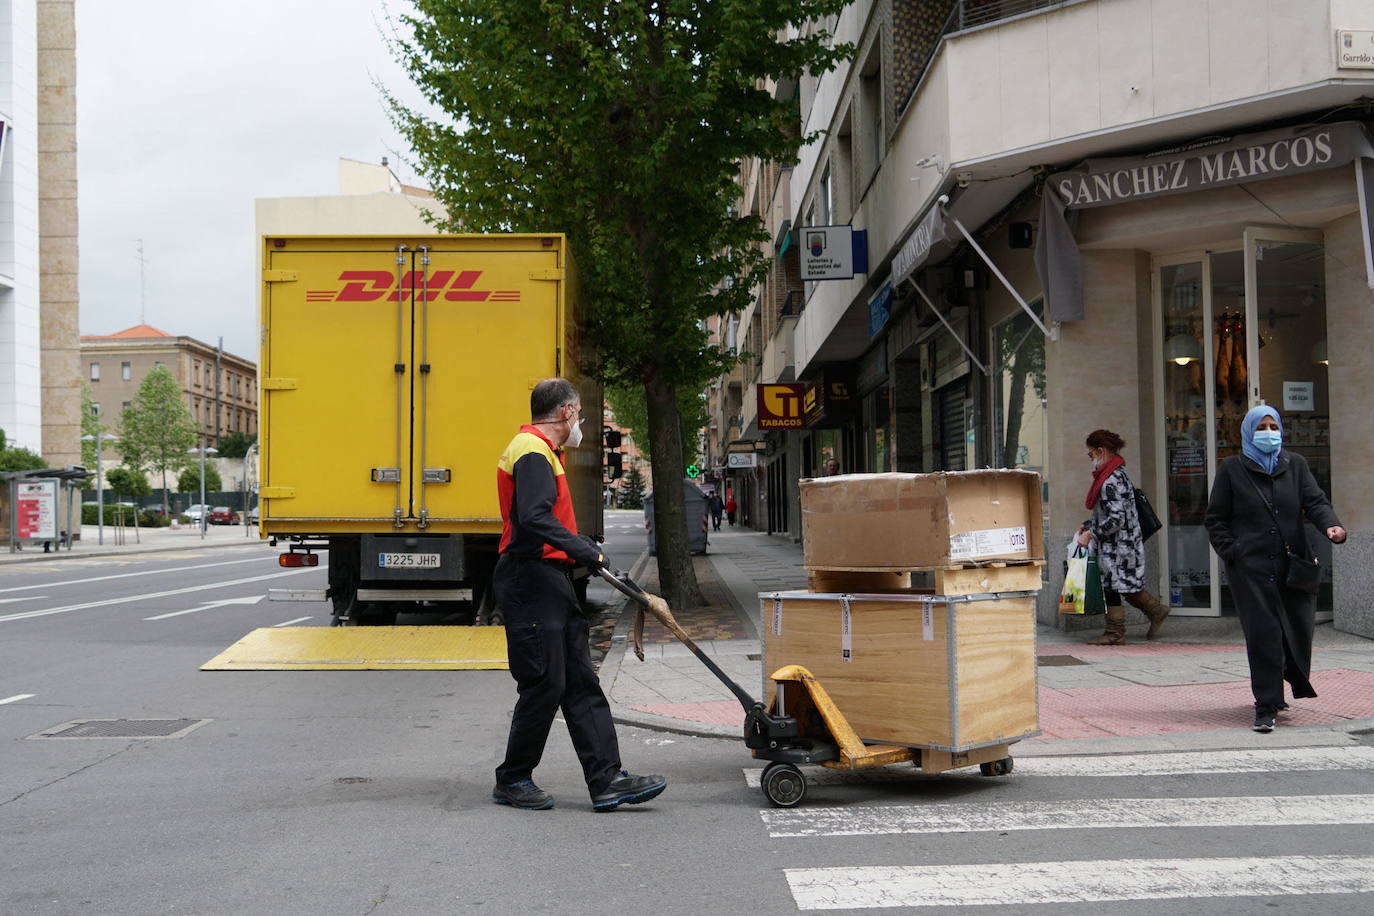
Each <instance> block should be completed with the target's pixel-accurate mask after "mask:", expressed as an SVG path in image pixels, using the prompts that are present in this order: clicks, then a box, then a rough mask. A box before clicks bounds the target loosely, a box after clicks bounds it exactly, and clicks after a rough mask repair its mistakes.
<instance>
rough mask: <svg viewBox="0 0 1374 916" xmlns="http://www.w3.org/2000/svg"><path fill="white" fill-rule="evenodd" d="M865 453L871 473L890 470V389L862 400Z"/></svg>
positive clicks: (883, 389) (881, 389)
mask: <svg viewBox="0 0 1374 916" xmlns="http://www.w3.org/2000/svg"><path fill="white" fill-rule="evenodd" d="M863 409H864V430H865V431H866V432H867V434H868V435H867V438H866V442H865V453H866V455H867V458H868V461H867V467H866V468H865V470H867V471H869V472H872V473H883V472H884V471H890V470H892V389H891V388H879V389H878V390H877V391H875V392H873V393H872V394H870V395H869V396H868V397H866V398H864V408H863Z"/></svg>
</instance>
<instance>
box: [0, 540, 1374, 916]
mask: <svg viewBox="0 0 1374 916" xmlns="http://www.w3.org/2000/svg"><path fill="white" fill-rule="evenodd" d="M639 524H640V523H639V521H638V519H637V517H635V516H632V515H618V514H617V515H615V516H612V517H611V519H610V531H609V534H610V545H611V553H612V558H613V560H615V562H616V563H617V565H622V566H625V567H628V566H629V565H630V563H631V562H632V561H633V557H634V556H636V555H637V554H638V552H639V550H641V549H642V534H641V533H640V532H642V527H639ZM272 556H273V551H270V550H268V549H266V548H262V547H253V548H220V549H218V550H204V551H186V552H184V553H179V554H173V555H169V554H161V555H157V556H155V557H152V556H145V557H142V558H128V559H120V560H114V559H91V560H61V561H54V562H52V563H32V564H21V567H22V568H16V567H9V568H5V569H3V571H0V601H2V602H4V603H0V761H3V765H2V766H0V913H5V914H9V913H16V914H19V913H23V914H28V913H39V914H48V913H63V914H65V913H84V912H89V913H102V914H104V913H117V914H125V913H128V914H145V913H216V914H217V913H236V914H237V913H272V914H277V913H283V914H294V913H309V914H316V913H319V914H338V913H343V914H353V913H356V914H367V913H378V914H385V913H398V914H399V913H405V914H410V913H416V914H430V913H463V912H470V911H482V912H491V913H541V912H550V913H572V914H580V913H589V914H590V913H597V914H600V913H608V912H609V913H630V914H636V913H665V914H675V913H683V914H687V913H691V914H694V916H697V914H700V913H703V912H723V913H751V914H774V913H779V914H780V913H795V912H797V911H798V908H799V906H800V907H805V908H820V907H838V908H846V909H848V908H859V907H872V908H876V909H875V911H876V912H884V911H888V912H897V911H905V909H904V908H907V907H911V906H914V905H918V904H934V903H945V904H948V906H947V907H930V906H921V907H920V909H921V910H923V911H924V910H926V909H935V910H936V911H938V912H978V913H992V914H995V913H1026V912H1044V913H1057V912H1058V911H1059V909H1062V908H1064V907H1065V906H1067V907H1068V908H1069V909H1070V910H1071V911H1073V912H1080V913H1093V914H1096V913H1104V912H1105V913H1121V914H1137V913H1138V914H1146V913H1149V914H1152V916H1158V914H1164V913H1167V914H1173V913H1178V914H1183V913H1189V914H1192V913H1207V914H1222V913H1254V912H1260V911H1277V912H1282V913H1285V914H1287V913H1318V912H1320V913H1323V914H1330V913H1367V912H1370V911H1371V909H1374V893H1371V891H1374V885H1371V882H1374V830H1371V829H1370V827H1369V824H1370V823H1371V822H1374V796H1370V795H1368V794H1366V793H1367V792H1368V791H1369V787H1370V785H1371V774H1374V748H1371V747H1367V746H1366V747H1361V746H1355V747H1343V748H1327V749H1314V750H1305V749H1294V750H1285V751H1281V752H1274V753H1271V754H1266V753H1264V752H1260V753H1258V754H1252V755H1249V756H1244V755H1240V754H1235V753H1231V752H1220V753H1219V754H1214V755H1203V756H1195V755H1178V754H1157V755H1144V756H1142V757H1139V758H1089V759H1080V760H1074V759H1064V758H1059V759H1056V758H1030V757H1026V758H1023V759H1022V760H1021V761H1019V763H1018V767H1017V771H1016V772H1015V773H1014V774H1013V775H1011V776H1010V777H1005V778H984V777H982V776H979V775H978V774H977V772H976V770H975V771H973V772H971V773H970V772H967V771H963V772H959V773H955V774H949V775H944V776H938V777H936V776H922V775H920V774H918V773H916V772H914V771H913V770H911V768H904V769H900V770H897V769H894V770H892V771H891V772H887V773H884V774H881V775H878V776H870V777H867V778H862V779H861V778H857V777H843V778H835V777H833V776H832V774H828V773H827V774H822V775H823V776H826V777H831V778H820V779H817V780H816V781H815V783H814V784H813V786H812V788H811V789H810V793H809V795H808V797H807V799H806V802H805V803H804V804H803V805H802V806H801V807H799V808H796V809H791V810H786V811H783V810H779V809H773V808H771V807H769V806H768V805H767V803H766V802H765V801H764V799H763V796H762V794H761V793H760V792H759V790H758V789H757V788H755V787H754V786H751V785H750V781H749V779H748V778H747V774H746V770H748V771H753V772H754V773H755V775H756V774H757V768H758V764H757V763H756V762H754V761H751V760H750V758H749V757H748V755H747V754H746V753H745V751H744V749H743V747H742V745H741V744H740V743H739V742H735V741H724V740H713V739H701V738H685V737H682V736H677V735H665V734H658V733H653V732H648V731H641V730H637V729H632V728H622V729H621V730H620V739H621V745H622V756H623V759H624V761H625V764H626V766H628V767H629V768H631V769H632V770H635V771H638V772H657V773H663V774H665V775H667V776H668V777H669V779H670V781H671V784H670V786H669V789H668V791H667V792H666V793H664V795H663V796H661V797H660V798H659V799H658V800H656V801H654V802H652V803H650V804H648V805H644V806H641V807H630V808H624V809H621V810H619V811H616V812H614V813H611V814H602V815H597V814H593V813H592V812H591V811H590V806H589V803H588V799H587V796H586V792H585V787H584V786H582V784H581V780H580V776H579V769H578V766H577V762H576V759H575V757H574V755H573V753H572V749H571V747H570V745H569V743H568V741H567V738H566V737H565V733H564V732H563V731H562V730H561V728H560V727H557V726H556V727H555V731H554V734H553V737H552V739H551V741H550V745H549V749H548V752H547V755H546V759H545V762H544V764H543V765H542V766H541V768H540V770H539V771H538V773H537V776H538V779H539V782H540V784H541V785H542V786H543V787H544V788H546V789H547V790H549V791H550V792H551V793H553V794H554V795H555V797H556V798H557V799H558V806H557V807H556V808H554V809H553V810H551V811H545V812H519V811H514V810H512V809H509V808H505V807H499V806H496V805H493V804H491V802H490V794H489V793H490V789H491V773H492V770H493V768H494V767H495V765H496V764H497V762H498V759H499V757H500V755H501V750H502V746H503V743H504V737H505V732H506V728H507V724H508V721H509V710H510V708H511V705H512V703H513V701H514V684H513V682H512V681H511V679H510V676H509V675H508V674H507V673H506V672H502V671H471V672H457V671H450V672H445V671H417V672H409V671H370V672H201V671H199V670H197V669H198V667H199V666H200V665H201V664H202V663H204V662H205V661H206V660H207V659H209V658H210V657H212V656H213V655H215V654H217V653H218V652H219V651H221V650H222V649H223V648H224V647H226V646H227V645H229V644H230V643H232V642H233V641H235V640H237V639H238V638H239V637H241V636H242V635H243V634H244V633H245V632H247V631H248V630H250V629H253V628H255V627H262V626H274V625H277V624H280V623H284V622H288V621H291V620H293V619H294V618H299V617H303V616H309V617H310V618H311V619H310V620H309V621H304V622H302V623H300V624H298V625H305V626H309V625H325V624H326V623H327V622H328V621H327V611H325V610H323V608H322V607H316V606H312V605H299V604H282V603H273V602H268V601H266V600H258V601H257V602H255V603H222V604H214V605H213V606H206V605H207V603H211V604H213V603H215V602H225V601H230V600H232V599H244V600H245V602H246V601H247V600H248V599H253V598H259V599H260V598H261V596H263V595H264V594H265V593H266V591H267V589H268V588H286V587H293V588H295V587H300V588H311V587H314V588H322V587H323V583H324V571H323V570H322V569H320V570H309V571H304V572H299V573H293V574H290V575H286V576H282V575H281V573H283V572H286V571H285V570H281V569H279V568H278V567H277V566H276V565H275V563H274V561H273V559H272ZM625 557H628V559H625ZM268 576H271V577H273V578H264V577H268ZM201 608H203V609H201ZM179 611H192V613H181V614H177V615H176V616H166V615H169V614H174V613H176V612H179ZM148 618H160V619H153V620H150V619H148ZM108 718H147V719H155V718H191V719H208V720H209V721H208V722H206V723H205V724H204V725H201V726H200V727H198V728H195V729H194V730H192V731H190V732H188V733H186V734H185V735H184V736H182V737H177V738H171V739H164V740H129V739H98V738H80V739H56V738H31V737H30V736H33V735H36V734H38V733H39V732H42V731H44V730H48V729H50V728H52V727H53V726H55V725H59V724H61V723H66V722H71V721H74V720H86V719H108ZM1242 768H1244V769H1248V770H1249V772H1225V771H1226V770H1238V769H1242ZM1217 769H1221V770H1222V771H1223V772H1214V771H1215V770H1217ZM1332 891H1341V892H1340V893H1332ZM1131 896H1135V897H1142V896H1144V897H1151V896H1152V897H1154V898H1156V899H1121V898H1123V897H1131ZM974 904H977V905H976V906H975V905H974Z"/></svg>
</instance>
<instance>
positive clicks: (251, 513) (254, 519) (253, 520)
mask: <svg viewBox="0 0 1374 916" xmlns="http://www.w3.org/2000/svg"><path fill="white" fill-rule="evenodd" d="M257 523H258V507H257V506H254V507H253V508H251V509H249V510H248V524H250V525H256V524H257Z"/></svg>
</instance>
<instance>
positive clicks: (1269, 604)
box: [1204, 452, 1340, 714]
mask: <svg viewBox="0 0 1374 916" xmlns="http://www.w3.org/2000/svg"><path fill="white" fill-rule="evenodd" d="M1261 493H1263V494H1264V498H1265V499H1268V500H1269V502H1270V504H1272V505H1273V507H1274V514H1276V515H1277V516H1278V522H1277V523H1276V522H1275V519H1274V515H1273V514H1270V512H1269V509H1268V507H1267V506H1266V505H1265V503H1264V499H1262V498H1261V497H1260V494H1261ZM1304 519H1305V520H1306V521H1309V522H1311V523H1312V524H1314V525H1316V526H1317V528H1319V529H1320V530H1321V532H1322V534H1323V535H1325V533H1326V529H1327V528H1330V527H1332V526H1334V525H1339V524H1340V521H1339V520H1338V519H1337V518H1336V513H1335V512H1334V511H1333V510H1332V508H1331V503H1330V502H1328V501H1327V499H1326V494H1325V493H1323V492H1322V489H1321V487H1319V486H1317V481H1316V479H1315V478H1313V476H1312V469H1311V468H1309V467H1308V466H1307V459H1305V458H1303V457H1302V456H1301V455H1297V454H1294V453H1293V452H1280V453H1279V461H1278V464H1277V465H1275V467H1274V473H1273V474H1272V475H1270V474H1268V473H1266V472H1265V470H1264V469H1263V468H1261V467H1260V466H1259V465H1258V464H1256V463H1255V462H1254V461H1251V460H1250V459H1249V458H1246V457H1244V456H1242V455H1234V456H1232V457H1230V458H1227V459H1226V460H1225V461H1223V462H1222V463H1221V467H1219V468H1217V477H1216V480H1215V481H1214V482H1213V483H1212V497H1211V500H1210V501H1209V502H1208V503H1207V516H1206V518H1205V520H1204V524H1205V525H1206V526H1207V536H1208V538H1209V539H1210V540H1211V542H1212V548H1213V549H1214V550H1216V552H1217V554H1218V555H1219V556H1220V557H1221V559H1222V561H1223V562H1224V563H1225V564H1226V581H1227V582H1228V583H1230V586H1231V596H1232V598H1233V599H1234V600H1235V605H1236V614H1237V616H1239V617H1240V623H1241V627H1242V629H1243V630H1244V631H1245V651H1246V655H1247V657H1248V659H1249V662H1250V689H1251V692H1252V693H1253V694H1254V696H1255V706H1256V707H1257V708H1259V709H1261V710H1267V711H1268V712H1269V713H1270V714H1272V713H1273V711H1274V710H1275V709H1277V708H1278V707H1279V706H1280V705H1281V704H1282V703H1283V702H1284V696H1283V682H1284V681H1287V682H1288V683H1289V684H1290V685H1291V686H1292V688H1293V696H1294V697H1315V696H1316V695H1317V691H1316V690H1315V689H1313V687H1312V682H1311V680H1310V675H1311V671H1312V636H1313V631H1314V629H1315V625H1316V624H1315V618H1314V611H1315V610H1316V604H1317V598H1316V596H1315V595H1310V594H1307V593H1305V592H1301V591H1297V590H1295V589H1291V588H1285V587H1283V584H1282V583H1283V581H1284V577H1285V576H1286V575H1287V573H1288V557H1287V552H1286V551H1285V550H1284V543H1285V542H1287V546H1288V547H1289V548H1290V549H1292V550H1293V551H1294V552H1295V553H1301V554H1302V555H1304V556H1307V557H1310V556H1311V555H1312V551H1311V547H1310V545H1309V544H1308V541H1307V529H1306V526H1305V525H1304V524H1303V521H1304Z"/></svg>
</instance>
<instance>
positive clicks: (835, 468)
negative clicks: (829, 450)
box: [821, 458, 840, 477]
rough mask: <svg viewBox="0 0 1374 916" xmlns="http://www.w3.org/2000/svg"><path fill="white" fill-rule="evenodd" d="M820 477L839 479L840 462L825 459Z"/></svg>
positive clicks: (836, 459) (833, 459) (835, 459)
mask: <svg viewBox="0 0 1374 916" xmlns="http://www.w3.org/2000/svg"><path fill="white" fill-rule="evenodd" d="M821 476H822V477H839V476H840V460H839V459H838V458H827V459H825V464H823V465H821Z"/></svg>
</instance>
